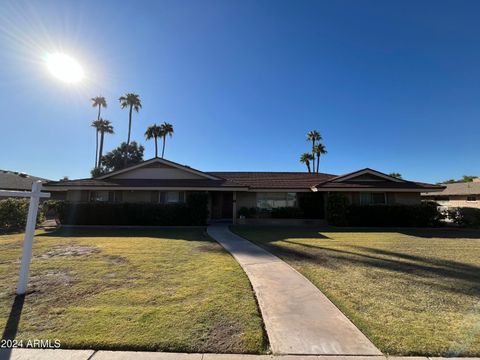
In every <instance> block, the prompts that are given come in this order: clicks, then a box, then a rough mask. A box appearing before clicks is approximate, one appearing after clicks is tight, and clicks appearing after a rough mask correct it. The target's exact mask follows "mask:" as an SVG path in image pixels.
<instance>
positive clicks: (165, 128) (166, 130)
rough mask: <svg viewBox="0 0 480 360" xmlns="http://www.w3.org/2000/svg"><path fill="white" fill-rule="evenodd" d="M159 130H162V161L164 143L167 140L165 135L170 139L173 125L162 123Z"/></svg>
mask: <svg viewBox="0 0 480 360" xmlns="http://www.w3.org/2000/svg"><path fill="white" fill-rule="evenodd" d="M160 128H161V129H162V136H163V148H162V159H163V154H164V153H165V142H166V139H167V135H169V136H170V137H172V135H173V125H172V124H169V123H167V122H164V123H163V124H162V125H160Z"/></svg>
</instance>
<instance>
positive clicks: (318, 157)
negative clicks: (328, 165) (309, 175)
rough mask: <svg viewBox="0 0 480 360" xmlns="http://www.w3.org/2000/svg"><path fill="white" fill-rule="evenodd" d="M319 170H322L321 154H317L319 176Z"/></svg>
mask: <svg viewBox="0 0 480 360" xmlns="http://www.w3.org/2000/svg"><path fill="white" fill-rule="evenodd" d="M319 170H320V154H317V174H318V171H319Z"/></svg>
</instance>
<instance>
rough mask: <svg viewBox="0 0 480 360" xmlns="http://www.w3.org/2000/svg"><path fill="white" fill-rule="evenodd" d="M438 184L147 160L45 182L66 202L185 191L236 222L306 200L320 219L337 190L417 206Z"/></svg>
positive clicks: (165, 199)
mask: <svg viewBox="0 0 480 360" xmlns="http://www.w3.org/2000/svg"><path fill="white" fill-rule="evenodd" d="M442 189H443V187H442V186H438V185H432V184H425V183H418V182H413V181H407V180H403V179H398V178H394V177H391V176H388V175H386V174H383V173H381V172H379V171H375V170H372V169H368V168H367V169H362V170H358V171H355V172H352V173H349V174H345V175H340V176H337V175H331V174H322V173H319V174H314V173H305V172H202V171H199V170H195V169H192V168H190V167H189V166H185V165H180V164H177V163H175V162H172V161H168V160H165V159H160V158H153V159H150V160H147V161H144V162H142V163H140V164H137V165H133V166H130V167H127V168H125V169H122V170H118V171H113V172H110V173H108V174H105V175H102V176H99V177H96V178H90V179H79V180H62V181H51V182H48V183H47V184H45V190H46V191H49V192H51V193H52V199H59V200H68V201H71V202H137V203H138V202H153V203H177V202H184V201H185V199H186V197H188V195H189V193H190V192H198V191H204V192H207V193H208V195H209V204H208V207H209V212H210V218H211V219H233V221H234V222H236V219H237V218H238V217H239V213H238V212H239V210H240V209H241V208H257V209H259V210H265V212H266V213H268V211H270V210H272V209H274V208H279V207H298V206H299V204H300V203H301V202H302V201H303V200H304V199H306V198H307V197H308V198H309V199H310V203H311V202H312V201H311V200H312V199H314V202H315V203H316V204H317V205H318V206H317V207H318V209H320V211H319V213H318V217H319V218H322V217H323V216H324V211H323V209H324V204H325V201H324V199H325V196H326V194H328V193H331V192H342V193H344V194H345V195H347V197H348V198H349V200H350V202H351V203H352V204H362V205H367V204H385V205H389V204H411V205H413V204H420V202H421V197H420V194H421V193H422V192H430V191H440V190H442Z"/></svg>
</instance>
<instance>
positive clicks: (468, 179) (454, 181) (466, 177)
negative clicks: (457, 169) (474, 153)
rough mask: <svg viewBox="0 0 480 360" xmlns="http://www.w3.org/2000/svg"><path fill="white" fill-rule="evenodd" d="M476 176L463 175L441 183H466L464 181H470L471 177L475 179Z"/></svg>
mask: <svg viewBox="0 0 480 360" xmlns="http://www.w3.org/2000/svg"><path fill="white" fill-rule="evenodd" d="M477 177H478V176H475V175H463V176H462V178H461V179H458V180H455V179H450V180H446V181H443V182H441V184H455V183H466V182H472V181H473V179H476V178H477Z"/></svg>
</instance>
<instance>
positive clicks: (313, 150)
mask: <svg viewBox="0 0 480 360" xmlns="http://www.w3.org/2000/svg"><path fill="white" fill-rule="evenodd" d="M312 156H313V160H312V163H313V172H315V139H312Z"/></svg>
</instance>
